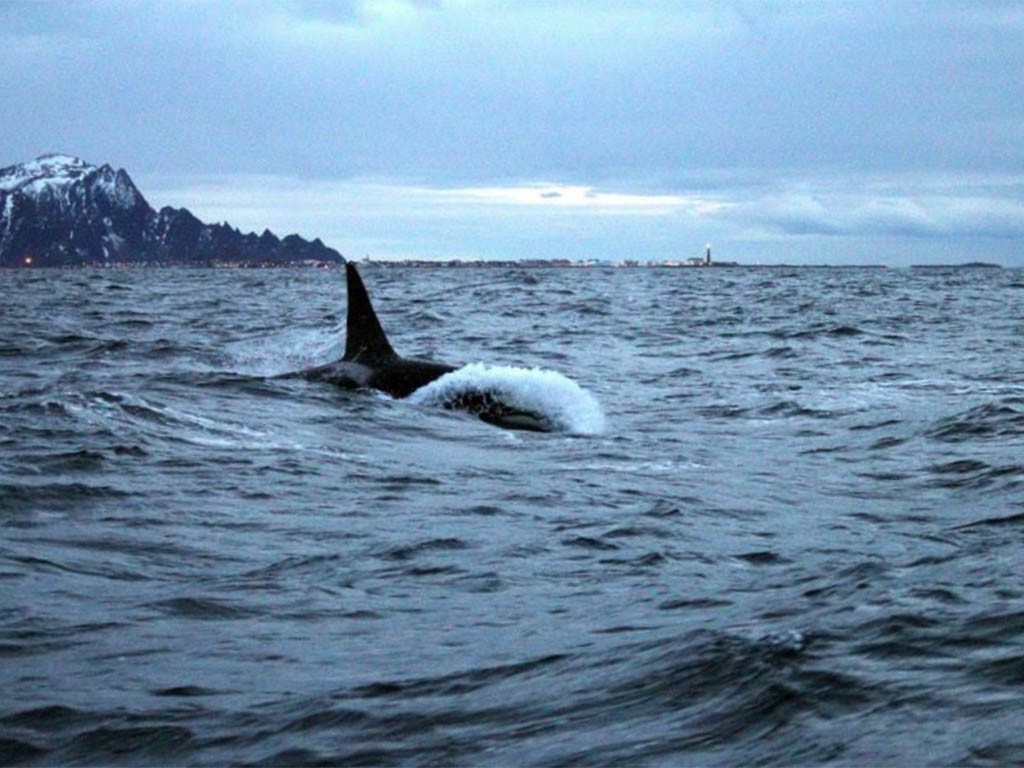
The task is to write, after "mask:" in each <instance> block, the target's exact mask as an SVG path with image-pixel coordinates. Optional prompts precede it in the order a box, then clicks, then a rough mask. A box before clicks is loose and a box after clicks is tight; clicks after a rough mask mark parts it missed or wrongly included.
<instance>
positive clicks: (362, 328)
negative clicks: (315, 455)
mask: <svg viewBox="0 0 1024 768" xmlns="http://www.w3.org/2000/svg"><path fill="white" fill-rule="evenodd" d="M345 275H346V281H347V284H348V312H347V317H346V336H345V355H344V357H342V358H341V360H336V361H335V362H332V363H327V364H326V365H321V366H317V367H316V368H310V369H308V370H306V371H302V372H301V373H300V374H299V375H300V376H301V377H302V378H304V379H308V380H310V381H324V382H328V383H331V384H334V385H337V386H341V387H344V388H346V389H374V390H378V391H380V392H385V393H387V394H388V395H390V396H391V397H394V398H405V397H408V396H409V395H411V394H412V393H413V392H415V391H416V390H418V389H420V388H421V387H423V386H426V385H427V384H429V383H430V382H432V381H436V380H437V379H439V378H441V377H442V376H444V375H445V374H446V373H452V372H453V371H457V370H458V369H459V367H460V366H455V365H448V364H446V363H438V362H434V361H432V360H420V359H417V358H411V357H402V356H401V355H399V354H398V353H397V352H395V350H394V348H393V347H392V346H391V342H389V341H388V338H387V335H386V334H385V333H384V329H383V328H382V327H381V324H380V320H378V319H377V313H376V312H374V311H373V305H372V304H371V303H370V296H369V294H368V293H367V292H366V286H365V285H364V284H363V280H362V278H361V277H360V276H359V271H358V270H357V269H356V267H355V265H354V264H352V263H351V262H346V263H345ZM442 405H443V406H444V407H445V408H447V409H449V410H462V411H467V412H469V413H472V414H475V415H476V416H478V417H480V419H482V420H483V421H485V422H487V423H488V424H494V425H495V426H499V427H504V428H506V429H520V430H528V431H533V432H548V431H551V429H552V425H551V423H550V422H549V420H548V419H547V418H545V417H544V415H543V414H539V413H533V412H531V411H527V410H522V409H519V408H515V407H514V406H512V405H509V404H507V403H503V402H502V401H501V399H500V398H499V397H498V396H497V395H496V394H495V393H493V392H488V391H486V390H472V389H470V390H465V391H460V392H458V393H457V394H455V395H453V396H452V397H449V398H447V399H445V400H444V401H443V403H442Z"/></svg>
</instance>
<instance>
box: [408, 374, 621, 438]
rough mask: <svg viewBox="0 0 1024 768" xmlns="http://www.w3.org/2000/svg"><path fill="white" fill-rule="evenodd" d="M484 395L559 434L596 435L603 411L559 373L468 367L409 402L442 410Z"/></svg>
mask: <svg viewBox="0 0 1024 768" xmlns="http://www.w3.org/2000/svg"><path fill="white" fill-rule="evenodd" d="M473 392H486V393H488V394H490V395H491V396H492V397H494V398H496V399H498V400H500V401H501V402H502V403H504V404H506V405H508V406H510V407H512V408H516V409H519V410H523V411H528V412H531V413H536V414H538V415H540V416H543V417H544V418H545V419H546V420H547V421H548V422H550V423H551V425H552V426H553V427H554V428H555V429H556V430H558V431H562V432H570V433H572V434H578V435H595V434H600V433H601V432H603V431H604V428H605V417H604V412H603V411H602V410H601V405H600V404H599V403H598V401H597V398H595V397H594V396H593V395H592V394H591V393H590V392H588V391H587V390H586V389H584V388H583V387H581V386H580V385H579V384H577V383H576V382H575V381H573V380H572V379H570V378H568V377H566V376H563V375H562V374H560V373H558V372H557V371H550V370H546V369H542V368H520V367H514V366H501V365H486V364H484V363H471V364H469V365H466V366H463V367H462V368H459V369H458V370H455V371H452V372H451V373H447V374H445V375H444V376H442V377H441V378H439V379H437V380H436V381H432V382H431V383H429V384H427V385H426V386H424V387H421V388H420V389H418V390H416V391H415V392H414V393H413V394H412V395H411V396H410V398H409V399H410V400H411V401H412V402H414V403H418V404H424V405H444V404H445V403H447V402H451V401H453V400H455V399H456V398H457V397H458V396H459V395H463V394H466V393H473Z"/></svg>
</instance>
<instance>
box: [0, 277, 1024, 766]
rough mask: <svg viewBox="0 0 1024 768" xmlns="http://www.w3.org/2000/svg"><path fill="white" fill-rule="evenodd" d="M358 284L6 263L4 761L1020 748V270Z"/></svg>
mask: <svg viewBox="0 0 1024 768" xmlns="http://www.w3.org/2000/svg"><path fill="white" fill-rule="evenodd" d="M363 276H364V279H365V280H366V283H367V287H368V289H369V291H370V294H371V296H372V297H373V298H374V301H375V303H376V306H377V309H378V312H379V314H380V316H381V320H382V322H383V324H384V327H385V328H386V329H387V330H388V332H389V335H390V337H391V340H392V342H393V344H394V346H395V347H396V349H398V350H399V352H402V353H404V354H409V355H416V356H433V357H435V358H437V359H441V360H444V361H446V362H451V363H466V364H472V367H470V368H467V369H466V370H465V371H463V372H460V374H459V375H460V376H463V377H465V378H467V379H468V380H470V381H476V382H486V383H488V385H490V386H498V387H503V388H505V390H506V391H508V392H512V393H513V394H514V395H515V396H516V397H520V398H524V399H525V400H526V401H528V402H530V403H532V404H533V405H534V407H538V408H542V409H545V410H546V412H547V413H549V415H551V417H552V419H553V420H554V421H556V422H557V424H558V426H559V429H558V430H557V431H555V432H551V433H541V434H538V433H521V432H509V431H505V430H502V429H499V428H496V427H493V426H489V425H487V424H484V423H483V422H481V421H479V420H478V419H475V418H474V417H472V416H469V415H466V414H461V413H457V412H450V411H446V410H444V409H443V408H440V407H438V406H437V399H438V398H437V396H436V395H437V393H436V392H435V393H433V394H431V393H429V392H426V393H424V392H420V393H416V395H414V396H413V397H412V398H410V399H409V400H406V401H395V400H390V399H389V398H387V397H386V396H384V395H381V394H377V393H368V392H346V391H341V390H338V389H335V388H333V387H331V386H330V385H328V384H323V383H317V382H309V381H304V380H301V379H292V378H275V376H276V375H277V374H281V373H287V372H290V371H294V370H298V369H301V368H303V367H308V366H312V365H316V364H320V363H324V362H327V361H329V360H331V359H333V358H336V357H338V356H340V354H341V351H342V350H343V348H344V339H343V323H344V309H345V295H344V293H345V291H344V279H343V272H342V271H340V270H324V271H312V270H309V271H305V270H296V271H258V272H257V271H231V270H225V271H191V270H165V271H160V270H153V271H145V270H138V271H115V270H103V271H70V272H46V271H35V272H33V271H5V272H0V289H2V291H3V296H4V300H3V302H2V306H0V327H2V333H0V659H2V663H0V762H3V763H5V764H18V763H24V764H42V765H45V764H64V765H95V764H102V765H108V764H112V763H118V764H128V765H132V764H137V765H154V764H159V765H166V764H181V765H224V764H235V765H261V764H274V765H316V764H360V765H362V764H381V765H517V766H518V765H537V766H557V765H574V766H576V765H612V764H614V765H623V764H628V765H680V764H690V765H694V764H699V765H751V764H760V765H793V764H830V765H867V764H879V763H884V764H890V765H897V764H899V765H906V764H913V765H948V764H953V763H957V764H969V765H986V764H993V765H1006V764H1011V763H1021V762H1024V731H1022V729H1021V725H1022V723H1024V719H1022V718H1024V715H1022V713H1024V553H1022V550H1024V350H1022V341H1021V339H1022V333H1024V274H1022V273H1021V272H1020V271H1016V270H991V269H961V270H861V269H787V268H771V269H768V268H766V269H756V268H743V269H711V270H697V269H691V270H682V269H680V270H666V269H588V270H556V269H534V270H529V271H524V270H504V269H497V268H496V269H461V270H455V269H440V268H438V269H412V268H382V267H366V268H364V270H363ZM446 386H447V385H446Z"/></svg>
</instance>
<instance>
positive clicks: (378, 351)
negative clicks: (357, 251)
mask: <svg viewBox="0 0 1024 768" xmlns="http://www.w3.org/2000/svg"><path fill="white" fill-rule="evenodd" d="M345 273H346V276H347V278H348V321H347V324H346V325H347V330H346V335H345V357H344V358H343V359H345V360H351V361H353V362H365V363H373V362H378V361H380V360H386V359H388V358H391V357H395V356H396V355H395V350H393V349H392V348H391V343H390V342H389V341H388V337H387V336H385V335H384V329H383V328H381V327H380V320H378V319H377V314H376V313H375V312H374V311H373V305H372V304H370V297H369V296H368V295H367V293H366V286H364V285H363V280H362V278H361V277H359V272H357V271H356V267H355V264H353V263H352V262H346V263H345Z"/></svg>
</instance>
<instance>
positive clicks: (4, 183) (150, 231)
mask: <svg viewBox="0 0 1024 768" xmlns="http://www.w3.org/2000/svg"><path fill="white" fill-rule="evenodd" d="M343 261H344V258H343V257H342V255H341V254H340V253H338V252H337V251H336V250H334V249H333V248H329V247H328V246H326V245H324V243H323V242H322V241H321V240H320V238H315V239H313V240H311V241H310V240H306V239H304V238H302V237H300V236H299V235H297V234H292V235H288V236H286V237H284V238H279V237H278V236H277V235H276V234H274V233H273V232H271V231H270V230H269V229H264V231H263V233H262V234H260V235H257V234H256V233H254V232H250V233H246V234H243V233H242V232H241V231H240V230H238V229H237V228H235V227H232V226H231V225H230V224H228V223H227V222H224V223H220V224H206V223H204V222H202V221H200V220H199V218H197V217H196V216H195V215H193V214H192V212H191V211H189V210H188V209H187V208H173V207H171V206H164V207H163V208H161V209H160V210H159V211H157V210H154V209H153V207H152V206H150V204H149V203H148V202H147V201H146V198H145V197H144V196H143V195H142V193H141V192H140V191H139V189H138V187H136V186H135V183H134V182H133V181H132V179H131V177H130V176H129V175H128V173H127V172H126V171H125V170H124V169H123V168H120V169H117V170H115V169H114V168H113V167H112V166H111V165H109V164H103V165H99V166H97V165H93V164H92V163H88V162H85V161H83V160H81V159H80V158H78V157H75V156H73V155H65V154H58V153H54V154H46V155H41V156H39V157H37V158H36V159H35V160H31V161H29V162H26V163H20V164H16V165H12V166H8V167H6V168H0V267H27V266H32V267H58V266H84V265H90V264H95V265H103V264H112V263H138V264H174V265H185V266H214V265H220V264H234V265H242V266H255V265H284V264H294V263H304V262H317V263H321V262H335V263H338V262H343Z"/></svg>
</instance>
